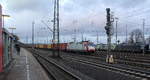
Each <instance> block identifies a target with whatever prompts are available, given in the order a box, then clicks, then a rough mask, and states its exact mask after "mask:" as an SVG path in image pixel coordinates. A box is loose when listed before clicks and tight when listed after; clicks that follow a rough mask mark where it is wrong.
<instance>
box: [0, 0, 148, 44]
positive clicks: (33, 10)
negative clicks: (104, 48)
mask: <svg viewBox="0 0 150 80" xmlns="http://www.w3.org/2000/svg"><path fill="white" fill-rule="evenodd" d="M53 2H54V0H0V4H1V5H2V6H3V14H9V15H10V16H11V17H10V18H7V19H5V28H7V29H8V28H9V27H16V30H15V34H17V35H19V36H20V38H21V40H22V41H24V42H25V41H26V42H27V41H28V40H30V38H31V26H32V21H34V22H35V27H36V29H35V36H36V42H46V41H49V40H50V39H52V33H51V32H50V31H49V30H48V29H46V26H45V25H44V24H43V23H42V22H41V21H44V22H45V23H46V24H47V25H48V26H50V27H51V28H52V25H53V24H52V22H51V20H52V19H53ZM149 5H150V1H149V0H60V30H61V32H60V33H61V42H67V41H72V38H73V36H74V31H75V29H76V34H77V37H78V38H77V40H78V41H80V40H81V37H82V35H81V34H82V33H83V36H84V39H86V40H91V41H93V42H96V34H97V33H98V35H99V42H104V43H105V42H106V34H105V29H104V26H105V24H106V11H105V9H106V8H111V11H112V12H113V14H114V17H118V18H119V20H118V33H119V39H120V40H121V41H123V40H124V35H125V29H126V28H125V26H126V25H127V28H128V33H129V32H130V31H131V30H133V29H136V28H140V29H142V20H143V19H145V20H146V21H145V25H146V26H145V28H146V32H145V34H150V29H149V28H150V23H149V22H150V7H149ZM114 40H115V36H114V37H113V41H114Z"/></svg>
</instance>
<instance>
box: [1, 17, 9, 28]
mask: <svg viewBox="0 0 150 80" xmlns="http://www.w3.org/2000/svg"><path fill="white" fill-rule="evenodd" d="M5 17H10V15H4V14H3V15H2V19H3V28H4V18H5Z"/></svg>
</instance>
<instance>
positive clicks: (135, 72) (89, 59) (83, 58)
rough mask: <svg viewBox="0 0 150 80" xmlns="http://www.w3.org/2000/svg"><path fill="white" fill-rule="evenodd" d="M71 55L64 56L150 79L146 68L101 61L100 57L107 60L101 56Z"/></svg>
mask: <svg viewBox="0 0 150 80" xmlns="http://www.w3.org/2000/svg"><path fill="white" fill-rule="evenodd" d="M71 55H72V56H71ZM71 55H63V58H64V59H68V60H69V59H70V60H73V61H76V62H80V63H83V64H87V65H91V66H95V67H99V68H104V69H107V70H111V71H114V72H116V71H117V72H119V73H123V74H125V75H129V76H134V77H136V78H140V79H142V80H143V79H144V80H148V79H150V72H149V71H146V70H141V69H138V68H136V67H129V66H125V65H117V64H107V63H104V62H101V61H100V60H99V61H98V59H101V60H105V58H101V57H95V56H83V55H76V56H75V55H73V54H71ZM93 59H94V60H93ZM95 59H97V60H95ZM133 63H134V62H133Z"/></svg>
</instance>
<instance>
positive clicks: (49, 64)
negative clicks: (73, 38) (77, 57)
mask: <svg viewBox="0 0 150 80" xmlns="http://www.w3.org/2000/svg"><path fill="white" fill-rule="evenodd" d="M33 55H34V56H35V58H36V59H37V60H38V61H39V63H40V64H41V65H42V66H43V67H44V69H45V70H46V72H47V73H48V75H49V76H50V78H51V79H52V80H81V79H80V78H79V77H78V76H76V75H74V74H73V73H71V72H69V71H68V70H66V69H65V68H63V67H61V66H60V65H58V64H57V63H56V62H55V61H53V60H50V59H47V58H46V57H45V56H42V55H40V54H38V53H37V51H36V53H35V52H34V54H33Z"/></svg>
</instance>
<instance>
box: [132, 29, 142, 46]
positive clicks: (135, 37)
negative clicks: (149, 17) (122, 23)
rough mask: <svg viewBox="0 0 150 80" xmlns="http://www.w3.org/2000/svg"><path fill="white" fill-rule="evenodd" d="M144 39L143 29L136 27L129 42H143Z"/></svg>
mask: <svg viewBox="0 0 150 80" xmlns="http://www.w3.org/2000/svg"><path fill="white" fill-rule="evenodd" d="M142 39H143V34H142V30H140V29H135V30H133V31H132V32H131V33H130V39H129V43H138V42H142Z"/></svg>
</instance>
